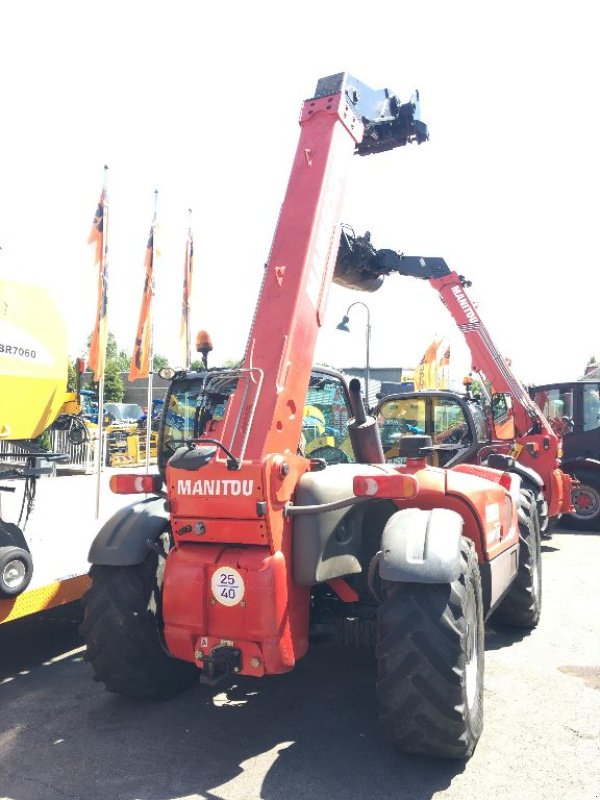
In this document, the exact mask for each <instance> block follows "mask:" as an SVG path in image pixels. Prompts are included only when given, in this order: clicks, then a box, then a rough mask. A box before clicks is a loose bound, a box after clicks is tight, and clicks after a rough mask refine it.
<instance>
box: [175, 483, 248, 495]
mask: <svg viewBox="0 0 600 800" xmlns="http://www.w3.org/2000/svg"><path fill="white" fill-rule="evenodd" d="M253 489H254V481H240V480H197V481H192V480H178V481H177V494H180V495H186V494H189V495H197V496H199V497H239V496H240V495H243V496H244V497H250V496H251V495H252V491H253Z"/></svg>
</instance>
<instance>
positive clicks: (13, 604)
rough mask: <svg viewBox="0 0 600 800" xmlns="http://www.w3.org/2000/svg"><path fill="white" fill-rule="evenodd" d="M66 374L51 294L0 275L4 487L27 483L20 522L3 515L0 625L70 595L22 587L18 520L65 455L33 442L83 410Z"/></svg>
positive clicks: (23, 555) (25, 573)
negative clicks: (43, 478)
mask: <svg viewBox="0 0 600 800" xmlns="http://www.w3.org/2000/svg"><path fill="white" fill-rule="evenodd" d="M67 377H68V357H67V333H66V329H65V325H64V323H63V320H62V317H61V315H60V313H59V311H58V308H57V307H56V305H55V303H54V302H53V301H52V299H51V298H50V296H49V294H48V293H47V292H46V291H45V290H44V289H41V288H40V287H37V286H31V285H28V284H24V283H18V282H16V281H11V280H6V279H3V278H0V481H2V482H3V483H2V484H0V491H5V492H9V493H13V492H14V491H15V489H14V486H13V483H12V482H13V481H15V480H23V481H24V487H25V488H24V498H23V505H22V507H21V508H22V510H21V516H20V517H19V520H18V521H17V523H16V524H15V523H13V522H8V521H6V520H4V519H2V518H1V515H0V622H4V621H8V620H9V619H15V618H18V617H19V616H25V615H26V614H28V613H33V612H34V611H39V610H41V609H42V608H48V607H51V606H54V605H60V604H61V603H63V602H68V600H69V599H73V598H72V597H71V592H70V588H69V587H68V586H66V585H65V586H63V585H62V584H61V582H55V584H56V585H55V584H54V583H53V585H52V586H51V587H50V589H49V588H48V587H41V588H40V589H37V590H34V591H33V592H25V590H26V589H27V587H28V585H29V582H30V580H31V577H32V573H33V562H32V558H31V553H30V550H29V547H28V544H27V541H26V539H25V536H24V534H23V530H22V527H24V525H25V523H23V525H22V519H21V518H22V517H23V516H24V518H25V522H26V521H27V516H28V513H29V510H30V508H31V505H32V503H33V497H34V496H35V481H36V479H37V478H38V477H39V476H40V475H43V474H48V473H49V472H51V471H52V469H53V467H52V463H51V462H52V460H58V459H61V458H63V456H61V455H60V454H56V453H53V454H50V453H46V452H44V451H43V450H42V449H41V448H39V447H38V446H36V445H35V443H34V442H32V441H31V440H32V439H35V438H36V437H38V436H39V435H40V434H41V433H42V432H43V431H44V430H46V429H47V428H48V426H50V425H52V424H53V423H56V421H57V420H58V418H59V417H60V416H61V415H63V414H67V415H72V414H77V413H79V411H80V404H79V396H78V393H75V392H67V391H66V389H67ZM65 419H67V420H68V418H67V417H65ZM7 442H11V443H12V445H11V446H10V447H9V446H8V445H7V444H6V443H7ZM6 481H8V482H9V483H8V484H6V483H5V482H6ZM24 512H25V513H24ZM21 525H22V527H21ZM78 591H79V590H78ZM34 595H35V596H34Z"/></svg>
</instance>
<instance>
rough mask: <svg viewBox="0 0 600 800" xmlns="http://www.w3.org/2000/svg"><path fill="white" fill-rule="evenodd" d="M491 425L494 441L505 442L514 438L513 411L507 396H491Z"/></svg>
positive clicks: (501, 394)
mask: <svg viewBox="0 0 600 800" xmlns="http://www.w3.org/2000/svg"><path fill="white" fill-rule="evenodd" d="M492 423H493V427H494V438H495V439H499V440H500V441H503V442H506V441H510V440H511V439H514V438H515V435H516V430H515V411H514V407H513V400H512V397H511V396H510V395H509V394H506V393H504V392H500V393H498V394H494V395H492Z"/></svg>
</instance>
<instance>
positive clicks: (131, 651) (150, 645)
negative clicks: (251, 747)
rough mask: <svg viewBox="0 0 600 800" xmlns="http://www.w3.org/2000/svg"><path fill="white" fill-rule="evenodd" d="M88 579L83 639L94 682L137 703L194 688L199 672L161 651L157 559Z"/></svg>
mask: <svg viewBox="0 0 600 800" xmlns="http://www.w3.org/2000/svg"><path fill="white" fill-rule="evenodd" d="M162 563H163V562H162V559H161V564H160V566H162ZM90 575H91V578H92V585H91V587H90V589H89V590H88V591H87V593H86V594H85V595H84V597H83V606H84V618H83V623H82V625H81V634H82V635H83V637H84V639H85V642H86V645H87V652H86V660H87V661H89V662H90V663H91V665H92V667H93V670H94V680H97V681H101V682H102V683H104V685H105V686H106V688H107V689H108V691H109V692H115V693H117V694H121V695H125V696H127V697H133V698H138V699H144V698H157V699H160V698H167V697H171V696H173V695H175V694H177V693H178V692H179V691H181V690H183V689H184V688H185V687H186V686H188V685H190V684H191V683H193V682H194V680H195V679H196V678H197V677H198V675H199V671H198V669H197V668H196V667H195V666H194V665H193V664H188V663H187V662H185V661H179V660H177V659H174V658H171V657H170V656H169V655H168V654H167V653H166V651H165V650H164V648H163V645H162V639H161V628H162V625H161V613H160V608H161V596H160V580H161V575H160V569H159V560H158V556H157V554H156V553H155V552H153V551H151V552H150V553H149V554H148V556H147V557H146V559H145V560H144V561H143V562H142V563H141V564H135V565H132V566H127V567H106V566H93V567H92V569H91V571H90Z"/></svg>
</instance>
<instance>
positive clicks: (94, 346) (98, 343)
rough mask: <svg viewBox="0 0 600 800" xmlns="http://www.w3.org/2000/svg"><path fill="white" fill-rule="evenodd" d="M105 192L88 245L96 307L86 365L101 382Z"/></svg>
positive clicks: (104, 335)
mask: <svg viewBox="0 0 600 800" xmlns="http://www.w3.org/2000/svg"><path fill="white" fill-rule="evenodd" d="M105 199H106V190H105V189H102V194H101V195H100V201H99V203H98V208H97V209H96V215H95V216H94V222H93V223H92V230H91V231H90V235H89V238H88V244H94V245H95V254H94V255H95V260H94V263H95V265H96V266H97V268H98V307H97V309H96V324H95V325H94V328H93V330H92V338H91V341H90V353H89V357H88V364H89V367H90V369H91V370H92V371H93V373H94V380H95V381H101V380H102V378H103V377H104V367H105V364H106V340H107V336H108V329H107V323H106V306H107V301H108V292H107V289H108V263H107V259H106V253H107V246H106V245H107V241H108V240H107V235H108V208H106V207H105Z"/></svg>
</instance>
